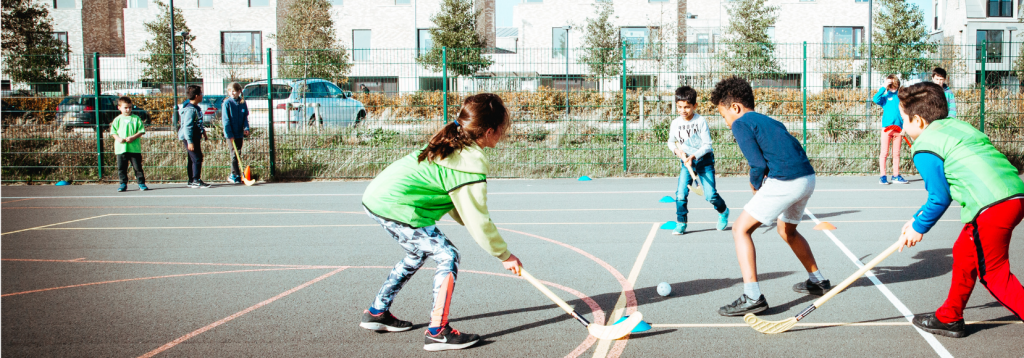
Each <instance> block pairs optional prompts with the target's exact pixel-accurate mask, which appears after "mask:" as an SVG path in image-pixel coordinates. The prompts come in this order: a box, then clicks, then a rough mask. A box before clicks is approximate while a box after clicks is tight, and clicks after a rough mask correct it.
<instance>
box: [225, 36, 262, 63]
mask: <svg viewBox="0 0 1024 358" xmlns="http://www.w3.org/2000/svg"><path fill="white" fill-rule="evenodd" d="M262 38H263V36H262V33H260V32H259V31H245V32H221V33H220V52H221V59H220V61H221V62H222V63H263V57H261V56H260V48H262V47H263V41H262Z"/></svg>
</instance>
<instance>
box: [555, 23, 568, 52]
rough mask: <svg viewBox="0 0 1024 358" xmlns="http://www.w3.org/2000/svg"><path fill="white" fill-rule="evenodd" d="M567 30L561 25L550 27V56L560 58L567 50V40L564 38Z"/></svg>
mask: <svg viewBox="0 0 1024 358" xmlns="http://www.w3.org/2000/svg"><path fill="white" fill-rule="evenodd" d="M568 33H569V31H566V30H565V28H563V27H552V28H551V58H562V57H565V54H566V52H568V47H567V46H568V45H569V41H568V39H567V38H566V35H568Z"/></svg>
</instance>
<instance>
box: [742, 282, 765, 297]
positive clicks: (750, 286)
mask: <svg viewBox="0 0 1024 358" xmlns="http://www.w3.org/2000/svg"><path fill="white" fill-rule="evenodd" d="M743 294H744V295H747V297H750V298H752V299H755V300H756V299H758V298H759V297H761V285H759V284H757V282H751V283H744V284H743Z"/></svg>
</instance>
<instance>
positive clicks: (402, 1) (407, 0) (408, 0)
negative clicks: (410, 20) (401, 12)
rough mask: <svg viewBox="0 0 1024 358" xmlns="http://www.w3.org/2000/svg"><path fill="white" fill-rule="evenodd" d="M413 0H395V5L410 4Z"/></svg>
mask: <svg viewBox="0 0 1024 358" xmlns="http://www.w3.org/2000/svg"><path fill="white" fill-rule="evenodd" d="M410 4H412V0H395V5H410Z"/></svg>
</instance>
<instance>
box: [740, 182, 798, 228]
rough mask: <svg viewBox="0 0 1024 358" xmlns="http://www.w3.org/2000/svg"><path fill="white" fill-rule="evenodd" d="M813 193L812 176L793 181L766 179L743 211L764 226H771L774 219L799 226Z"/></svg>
mask: <svg viewBox="0 0 1024 358" xmlns="http://www.w3.org/2000/svg"><path fill="white" fill-rule="evenodd" d="M813 193H814V174H811V175H807V176H803V177H799V178H796V179H793V180H779V179H772V178H767V179H765V181H764V185H761V190H758V191H757V194H754V197H753V198H752V199H750V202H748V203H747V205H745V206H743V211H746V212H747V213H748V214H750V216H751V217H753V218H754V219H757V221H760V222H761V223H763V224H765V225H771V223H772V221H775V219H776V218H778V219H779V220H782V221H783V222H787V223H790V224H799V223H800V220H801V219H803V217H804V209H805V208H806V207H807V200H809V199H810V198H811V194H813Z"/></svg>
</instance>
